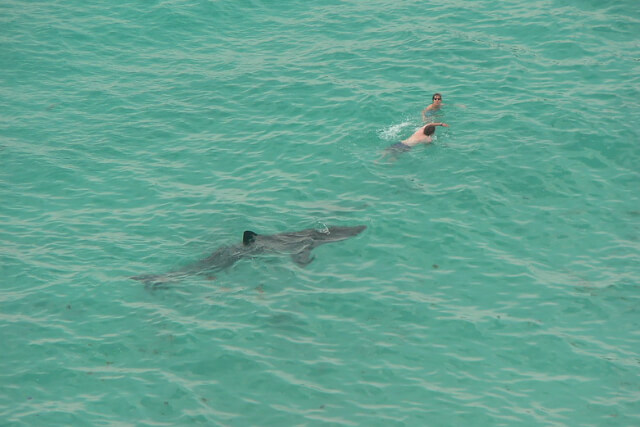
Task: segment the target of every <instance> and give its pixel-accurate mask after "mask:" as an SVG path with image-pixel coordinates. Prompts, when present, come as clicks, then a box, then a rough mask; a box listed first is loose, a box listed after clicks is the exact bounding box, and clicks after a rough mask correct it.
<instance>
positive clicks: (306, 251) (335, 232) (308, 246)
mask: <svg viewBox="0 0 640 427" xmlns="http://www.w3.org/2000/svg"><path fill="white" fill-rule="evenodd" d="M366 228H367V227H366V226H365V225H356V226H351V227H341V226H331V227H324V228H323V229H320V230H317V229H313V228H309V229H306V230H300V231H291V232H286V233H279V234H270V235H262V234H257V233H255V232H253V231H249V230H246V231H245V232H244V233H243V235H242V242H240V243H238V244H235V245H231V246H223V247H221V248H219V249H217V250H215V251H214V252H213V253H212V254H211V255H209V256H208V257H206V258H204V259H201V260H199V261H196V262H194V263H192V264H189V265H187V266H185V267H183V268H181V269H179V270H175V271H171V272H169V273H165V274H145V275H140V276H133V277H131V278H132V279H134V280H138V281H141V282H143V283H145V284H146V285H147V286H153V287H158V286H161V285H163V284H166V283H169V282H175V281H178V280H180V279H182V278H184V277H187V276H190V275H196V274H210V273H212V272H215V271H220V270H225V269H227V268H229V267H231V266H232V265H234V264H235V263H236V262H238V261H240V260H242V259H245V258H255V257H259V256H261V255H267V254H277V255H283V254H284V255H290V257H291V260H292V261H293V262H294V263H295V264H297V265H298V266H300V267H305V266H306V265H308V264H309V263H311V261H313V260H314V259H315V257H314V256H312V255H311V251H312V250H313V249H315V248H317V247H318V246H320V245H324V244H325V243H332V242H339V241H341V240H346V239H349V238H351V237H355V236H357V235H358V234H360V233H362V232H363V231H364V230H365V229H366Z"/></svg>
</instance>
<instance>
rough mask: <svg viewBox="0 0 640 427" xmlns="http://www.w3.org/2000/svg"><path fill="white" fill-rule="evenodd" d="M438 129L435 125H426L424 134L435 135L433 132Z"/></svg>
mask: <svg viewBox="0 0 640 427" xmlns="http://www.w3.org/2000/svg"><path fill="white" fill-rule="evenodd" d="M435 131H436V127H435V126H433V125H429V126H425V127H424V134H425V135H427V136H429V135H433V133H434V132H435Z"/></svg>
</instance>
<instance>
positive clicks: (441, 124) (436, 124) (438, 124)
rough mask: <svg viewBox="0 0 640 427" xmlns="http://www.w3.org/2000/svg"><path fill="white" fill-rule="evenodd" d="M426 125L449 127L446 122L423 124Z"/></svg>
mask: <svg viewBox="0 0 640 427" xmlns="http://www.w3.org/2000/svg"><path fill="white" fill-rule="evenodd" d="M426 126H444V127H446V128H448V127H449V125H448V124H446V123H429V124H427V125H425V127H426Z"/></svg>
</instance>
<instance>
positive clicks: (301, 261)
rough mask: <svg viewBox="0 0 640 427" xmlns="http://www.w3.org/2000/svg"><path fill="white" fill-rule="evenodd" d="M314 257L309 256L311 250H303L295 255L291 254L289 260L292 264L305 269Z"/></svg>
mask: <svg viewBox="0 0 640 427" xmlns="http://www.w3.org/2000/svg"><path fill="white" fill-rule="evenodd" d="M314 258H315V257H312V256H311V249H304V250H302V252H298V253H295V254H291V259H292V260H293V262H295V263H296V264H298V265H299V266H300V267H305V266H306V265H308V264H309V263H310V262H311V261H313V259H314Z"/></svg>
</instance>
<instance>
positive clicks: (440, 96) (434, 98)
mask: <svg viewBox="0 0 640 427" xmlns="http://www.w3.org/2000/svg"><path fill="white" fill-rule="evenodd" d="M431 100H432V101H442V95H440V94H439V93H434V94H433V96H432V97H431Z"/></svg>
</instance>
